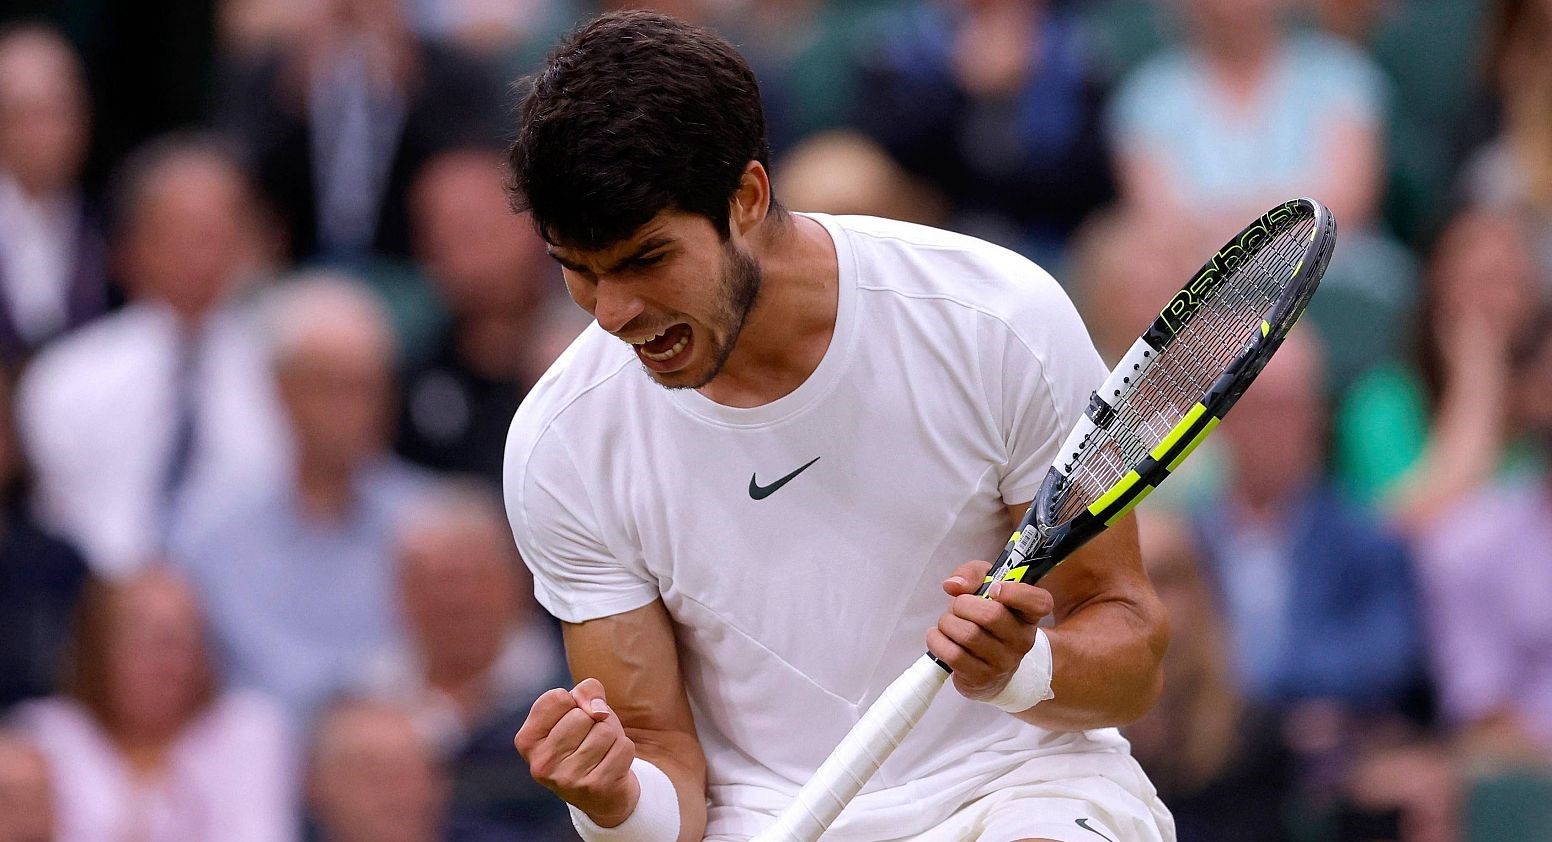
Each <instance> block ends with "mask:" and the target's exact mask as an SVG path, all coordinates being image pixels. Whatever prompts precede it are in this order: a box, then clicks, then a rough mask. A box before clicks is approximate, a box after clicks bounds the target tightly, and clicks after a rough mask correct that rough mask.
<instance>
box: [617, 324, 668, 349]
mask: <svg viewBox="0 0 1552 842" xmlns="http://www.w3.org/2000/svg"><path fill="white" fill-rule="evenodd" d="M669 327H673V325H669V326H668V327H665V328H663V329H662V330H660V331H658V333H657V335H656V336H643V337H642V338H640V339H627V340H625V341H626V342H629V343H630V344H632V345H645V344H647V343H648V342H651V341H652V340H654V339H662V338H663V334H665V333H667V332H668V328H669Z"/></svg>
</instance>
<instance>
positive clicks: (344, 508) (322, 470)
mask: <svg viewBox="0 0 1552 842" xmlns="http://www.w3.org/2000/svg"><path fill="white" fill-rule="evenodd" d="M351 478H352V474H351V472H350V471H348V470H337V469H335V468H332V467H326V466H322V465H317V464H314V463H310V462H308V461H306V460H303V462H302V464H301V465H300V466H299V467H298V468H297V481H296V487H297V496H298V497H299V498H300V499H301V505H302V511H303V512H305V513H306V514H308V515H309V516H312V517H315V518H318V519H320V520H330V521H340V520H344V519H345V515H346V513H348V512H349V511H350V504H351V502H352V501H353V499H354V497H355V495H354V490H353V489H352V488H351Z"/></svg>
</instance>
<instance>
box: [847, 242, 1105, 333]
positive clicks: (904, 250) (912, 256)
mask: <svg viewBox="0 0 1552 842" xmlns="http://www.w3.org/2000/svg"><path fill="white" fill-rule="evenodd" d="M833 220H834V222H835V223H836V224H837V225H838V226H840V227H841V228H842V229H843V230H844V231H845V232H846V235H847V237H848V241H849V244H850V247H851V251H852V254H853V257H854V259H855V261H856V264H857V267H856V268H857V288H858V290H859V292H860V293H861V295H862V296H865V297H867V300H869V301H871V302H878V301H888V302H890V303H892V304H893V305H895V306H897V307H899V308H902V309H904V310H907V311H911V314H912V320H913V321H922V322H925V324H922V325H921V328H922V329H923V330H926V329H934V330H936V329H940V328H941V327H942V326H943V325H945V324H946V323H949V322H958V323H961V324H964V325H967V326H968V327H969V328H970V329H972V330H973V332H972V333H967V334H966V336H967V338H969V339H970V340H971V341H973V342H974V343H976V344H977V345H979V346H981V347H986V346H987V345H988V344H990V345H998V346H1000V345H1005V344H1006V343H1007V342H1008V341H1014V342H1016V343H1017V344H1020V345H1022V346H1024V347H1025V348H1026V349H1027V350H1028V351H1029V352H1031V353H1033V354H1035V355H1036V356H1041V357H1043V356H1044V355H1045V354H1046V352H1047V350H1049V349H1052V348H1053V346H1059V345H1063V344H1066V343H1069V342H1077V341H1079V340H1082V341H1085V342H1086V341H1087V332H1086V331H1085V330H1083V328H1082V321H1081V319H1080V318H1079V317H1078V315H1077V311H1076V309H1075V308H1074V307H1073V305H1072V301H1071V300H1070V299H1069V298H1068V296H1067V293H1066V291H1065V290H1063V289H1062V287H1061V285H1060V284H1058V283H1057V282H1056V279H1054V278H1052V277H1051V275H1050V273H1048V272H1047V271H1046V270H1045V269H1043V268H1041V267H1040V266H1039V265H1038V264H1036V263H1034V262H1033V261H1031V260H1029V259H1028V258H1026V257H1024V256H1022V255H1020V254H1018V253H1016V252H1014V251H1011V250H1009V249H1006V248H1003V247H1001V246H998V245H994V244H992V243H988V242H986V241H984V240H979V239H976V238H974V237H969V236H966V235H963V234H956V233H953V232H950V231H943V230H939V229H936V228H929V227H926V226H922V225H913V224H910V223H904V222H896V221H892V220H885V219H877V218H874V217H855V216H853V217H833ZM918 317H922V318H920V319H919V318H918ZM937 338H938V339H939V340H940V341H947V340H948V339H949V338H950V335H949V334H946V333H945V334H940V335H939V336H938V337H937Z"/></svg>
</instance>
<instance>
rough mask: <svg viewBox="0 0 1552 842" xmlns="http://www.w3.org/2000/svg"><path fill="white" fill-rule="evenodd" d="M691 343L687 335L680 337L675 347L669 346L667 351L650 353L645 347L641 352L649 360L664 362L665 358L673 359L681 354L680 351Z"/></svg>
mask: <svg viewBox="0 0 1552 842" xmlns="http://www.w3.org/2000/svg"><path fill="white" fill-rule="evenodd" d="M664 333H667V331H664ZM662 335H663V334H662V333H660V334H658V336H662ZM689 344H690V337H688V336H686V337H684V338H683V339H680V340H679V341H678V342H675V343H674V347H672V348H669V349H668V350H667V351H664V352H663V353H661V354H649V353H647V352H646V350H645V349H643V350H641V351H640V353H641V355H642V356H644V357H646V358H647V359H649V360H652V361H653V362H663V361H664V360H671V359H673V358H674V357H677V356H679V352H680V351H683V350H684V347H685V346H686V345H689Z"/></svg>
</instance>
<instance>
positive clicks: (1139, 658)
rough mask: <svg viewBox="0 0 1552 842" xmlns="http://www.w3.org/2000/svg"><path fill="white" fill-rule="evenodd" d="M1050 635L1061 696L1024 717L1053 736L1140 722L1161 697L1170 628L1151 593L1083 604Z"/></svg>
mask: <svg viewBox="0 0 1552 842" xmlns="http://www.w3.org/2000/svg"><path fill="white" fill-rule="evenodd" d="M1046 635H1047V636H1048V637H1049V638H1050V641H1051V664H1052V678H1051V689H1052V691H1053V692H1054V693H1055V696H1054V697H1053V698H1051V699H1048V700H1046V701H1044V702H1041V703H1040V704H1038V705H1035V706H1034V707H1033V708H1030V709H1029V710H1026V711H1024V712H1023V713H1020V714H1017V716H1018V718H1019V719H1022V720H1024V721H1025V722H1028V723H1030V724H1032V725H1038V726H1040V727H1042V728H1046V729H1049V730H1052V731H1080V730H1087V729H1090V728H1107V727H1111V726H1119V725H1127V724H1130V723H1132V722H1135V721H1137V720H1138V719H1140V718H1141V717H1142V715H1143V714H1145V713H1147V712H1148V709H1149V708H1151V707H1153V703H1154V702H1155V701H1157V700H1158V697H1159V693H1160V692H1162V690H1163V688H1164V671H1163V669H1162V668H1161V666H1160V662H1161V661H1162V659H1163V657H1164V649H1165V647H1166V646H1167V644H1168V640H1169V630H1168V623H1167V621H1166V619H1165V617H1164V610H1163V606H1161V605H1160V604H1159V602H1158V600H1157V598H1155V597H1153V596H1152V594H1151V592H1150V593H1148V594H1145V595H1138V596H1135V597H1116V598H1108V599H1104V600H1097V601H1094V602H1090V603H1087V604H1085V605H1082V606H1079V607H1078V608H1077V609H1076V610H1074V611H1072V612H1071V613H1070V614H1069V615H1068V616H1067V617H1065V618H1064V619H1063V620H1062V621H1061V622H1060V623H1058V624H1057V626H1056V627H1055V628H1052V629H1049V630H1047V632H1046Z"/></svg>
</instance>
